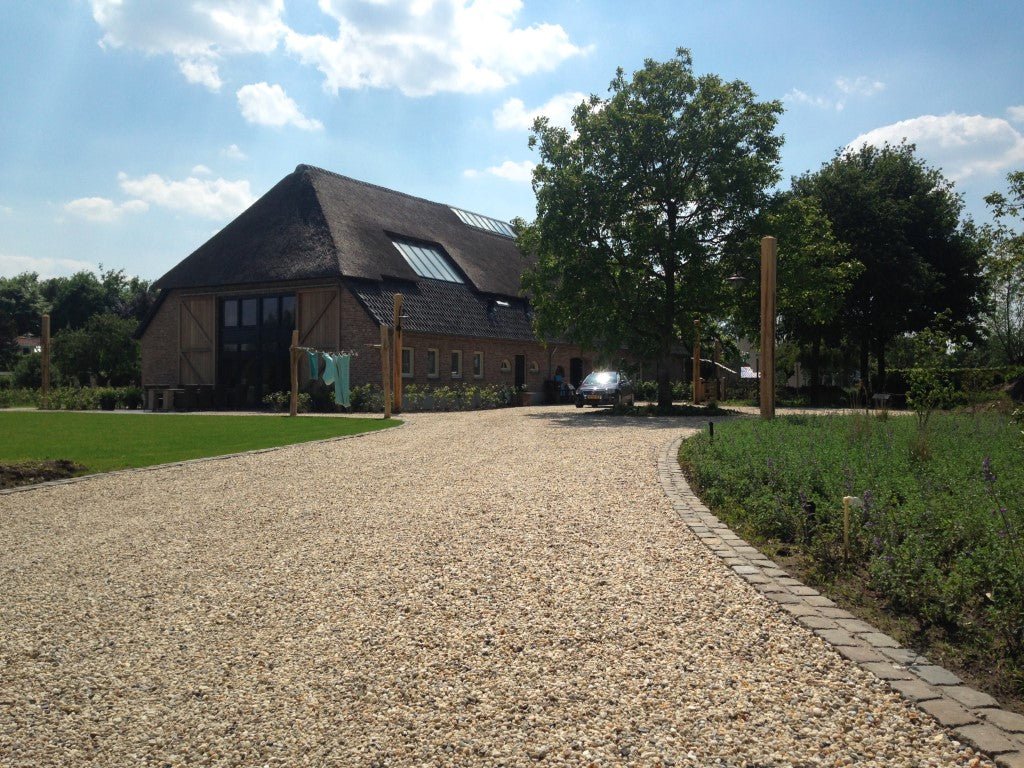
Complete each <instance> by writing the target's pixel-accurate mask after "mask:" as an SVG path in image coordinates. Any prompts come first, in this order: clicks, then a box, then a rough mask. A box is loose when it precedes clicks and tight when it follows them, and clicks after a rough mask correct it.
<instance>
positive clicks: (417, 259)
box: [391, 239, 465, 283]
mask: <svg viewBox="0 0 1024 768" xmlns="http://www.w3.org/2000/svg"><path fill="white" fill-rule="evenodd" d="M391 242H392V243H394V245H395V248H397V249H398V252H399V253H400V254H402V258H404V259H405V262H406V263H407V264H408V265H409V266H410V267H412V271H413V272H415V273H416V274H417V275H419V276H420V277H429V278H431V279H433V280H446V281H448V282H449V283H464V282H465V281H464V280H463V279H462V277H461V276H460V275H459V271H458V270H457V269H456V268H455V265H454V264H452V263H451V261H450V260H449V259H448V256H447V255H446V254H445V253H444V251H442V250H441V248H440V247H439V246H435V245H426V244H424V243H414V242H412V241H411V240H398V239H392V241H391Z"/></svg>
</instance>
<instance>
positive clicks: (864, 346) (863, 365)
mask: <svg viewBox="0 0 1024 768" xmlns="http://www.w3.org/2000/svg"><path fill="white" fill-rule="evenodd" d="M870 353H871V340H870V339H869V338H868V336H867V334H865V335H864V336H862V337H861V340H860V385H861V388H862V389H863V390H864V393H865V394H866V393H867V392H868V390H869V389H871V369H870V368H869V366H868V359H869V358H868V356H869V354H870Z"/></svg>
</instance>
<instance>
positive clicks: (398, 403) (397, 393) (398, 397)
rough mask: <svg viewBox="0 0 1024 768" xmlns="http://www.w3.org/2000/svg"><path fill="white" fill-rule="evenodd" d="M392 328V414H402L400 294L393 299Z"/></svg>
mask: <svg viewBox="0 0 1024 768" xmlns="http://www.w3.org/2000/svg"><path fill="white" fill-rule="evenodd" d="M394 301H395V305H394V323H393V325H394V328H395V370H394V380H395V387H394V401H395V403H394V412H395V413H401V412H402V303H403V301H404V298H403V296H402V294H400V293H396V294H395V297H394Z"/></svg>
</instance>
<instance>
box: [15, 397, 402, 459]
mask: <svg viewBox="0 0 1024 768" xmlns="http://www.w3.org/2000/svg"><path fill="white" fill-rule="evenodd" d="M400 423H401V422H400V421H397V420H395V419H391V420H385V419H381V418H369V419H349V418H332V417H315V416H303V417H301V418H295V419H292V418H288V417H286V416H277V415H274V416H212V415H211V416H206V415H181V414H140V413H107V412H96V413H62V412H32V411H19V412H13V413H11V412H8V413H5V412H0V435H2V439H0V462H3V463H19V462H25V461H48V460H57V459H69V460H71V461H74V462H76V463H77V464H81V465H83V466H84V467H85V470H83V473H84V472H109V471H111V470H115V469H126V468H129V467H148V466H152V465H154V464H166V463H169V462H175V461H184V460H186V459H199V458H204V457H207V456H222V455H224V454H226V453H239V452H241V451H251V450H257V449H260V448H273V447H276V446H281V445H292V444H294V443H304V442H308V441H311V440H324V439H326V438H330V437H342V436H345V435H355V434H359V433H362V432H370V431H373V430H378V429H385V428H387V427H391V426H395V425H396V424H400Z"/></svg>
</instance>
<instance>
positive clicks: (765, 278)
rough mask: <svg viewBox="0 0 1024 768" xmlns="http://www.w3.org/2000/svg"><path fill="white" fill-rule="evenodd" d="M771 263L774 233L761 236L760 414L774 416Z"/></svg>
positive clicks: (763, 417)
mask: <svg viewBox="0 0 1024 768" xmlns="http://www.w3.org/2000/svg"><path fill="white" fill-rule="evenodd" d="M775 265H776V243H775V238H774V237H762V238H761V418H762V419H774V418H775Z"/></svg>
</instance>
